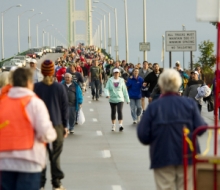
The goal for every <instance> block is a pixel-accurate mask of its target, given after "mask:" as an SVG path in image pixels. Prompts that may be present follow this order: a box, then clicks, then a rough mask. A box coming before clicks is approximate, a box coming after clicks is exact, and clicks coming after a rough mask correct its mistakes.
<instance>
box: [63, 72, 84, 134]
mask: <svg viewBox="0 0 220 190" xmlns="http://www.w3.org/2000/svg"><path fill="white" fill-rule="evenodd" d="M64 77H65V83H63V85H64V87H65V89H66V91H67V95H68V102H69V119H68V124H67V126H68V129H69V132H70V133H71V134H73V133H74V124H75V122H76V121H75V120H76V114H77V112H78V111H79V109H80V107H81V105H82V103H83V94H82V90H81V88H80V86H79V85H78V84H77V83H76V82H74V81H73V80H72V75H71V74H70V73H66V74H65V76H64Z"/></svg>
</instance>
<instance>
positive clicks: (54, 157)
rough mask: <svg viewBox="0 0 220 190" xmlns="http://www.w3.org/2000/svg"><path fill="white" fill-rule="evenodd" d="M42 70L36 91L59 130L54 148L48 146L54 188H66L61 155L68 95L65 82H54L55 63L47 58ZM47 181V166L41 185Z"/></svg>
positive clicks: (57, 189)
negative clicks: (63, 183) (41, 76)
mask: <svg viewBox="0 0 220 190" xmlns="http://www.w3.org/2000/svg"><path fill="white" fill-rule="evenodd" d="M41 72H42V74H43V76H44V79H43V81H42V82H39V83H36V84H35V86H34V92H35V93H36V94H37V96H38V97H39V98H41V99H42V100H43V101H44V103H45V104H46V106H47V109H48V111H49V114H50V119H51V121H52V123H53V126H54V129H55V130H56V132H57V139H56V140H55V141H54V142H53V144H52V147H53V150H51V149H50V148H49V146H48V147H47V150H48V153H49V159H50V165H51V175H52V185H53V190H65V188H64V187H63V186H62V184H61V179H63V178H64V173H63V171H62V170H61V167H60V155H61V153H62V150H63V141H64V137H67V135H68V129H67V120H68V96H67V93H66V90H65V88H64V85H63V84H60V83H57V82H54V78H53V76H54V63H53V62H52V61H50V60H45V61H44V62H43V63H42V64H41ZM45 183H46V168H45V169H44V170H43V172H42V175H41V187H42V189H43V188H44V186H45Z"/></svg>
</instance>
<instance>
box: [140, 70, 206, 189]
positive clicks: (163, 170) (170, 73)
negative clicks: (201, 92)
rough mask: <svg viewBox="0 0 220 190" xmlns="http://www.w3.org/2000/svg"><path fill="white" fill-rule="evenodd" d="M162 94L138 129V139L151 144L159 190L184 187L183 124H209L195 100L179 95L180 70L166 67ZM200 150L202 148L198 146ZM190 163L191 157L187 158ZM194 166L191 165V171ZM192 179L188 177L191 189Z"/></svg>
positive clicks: (162, 76) (188, 125)
mask: <svg viewBox="0 0 220 190" xmlns="http://www.w3.org/2000/svg"><path fill="white" fill-rule="evenodd" d="M158 84H159V87H160V89H161V93H162V94H161V96H160V98H159V99H157V100H156V101H154V102H152V103H151V104H149V106H148V108H147V110H146V111H145V113H144V115H143V117H142V119H141V121H140V123H139V125H138V128H137V134H138V138H139V140H140V141H141V143H143V144H144V145H150V160H151V164H150V168H151V169H153V170H154V178H155V183H156V187H157V190H167V189H170V190H174V189H177V190H183V188H184V187H183V156H182V152H183V148H182V144H183V143H182V136H183V127H184V126H186V127H187V128H188V129H189V131H190V134H189V136H190V137H191V136H192V133H193V131H194V130H195V129H196V128H198V127H200V126H204V125H207V124H206V123H205V121H204V120H203V118H202V117H201V115H200V113H199V109H198V106H197V105H196V103H195V101H194V100H193V99H189V98H186V97H181V96H179V94H178V91H179V87H180V86H181V84H182V80H181V77H180V75H179V73H178V72H177V71H176V70H174V69H167V70H165V71H164V72H163V73H162V74H161V75H160V78H159V80H158ZM198 151H199V147H198ZM188 163H189V165H191V164H192V159H190V158H189V160H188ZM191 170H192V167H191V166H188V171H191ZM191 180H192V178H190V177H189V178H188V184H189V188H188V189H189V190H190V189H191V184H192V181H191Z"/></svg>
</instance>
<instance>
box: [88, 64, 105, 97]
mask: <svg viewBox="0 0 220 190" xmlns="http://www.w3.org/2000/svg"><path fill="white" fill-rule="evenodd" d="M98 64H99V62H98V60H93V66H92V67H91V68H90V72H89V81H90V82H91V90H92V99H93V100H94V98H95V97H96V101H98V100H99V90H100V85H101V81H102V73H101V69H100V67H99V66H98Z"/></svg>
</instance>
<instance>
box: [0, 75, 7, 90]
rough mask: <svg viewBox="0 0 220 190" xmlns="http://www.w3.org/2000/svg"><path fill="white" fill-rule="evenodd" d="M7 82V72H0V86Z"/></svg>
mask: <svg viewBox="0 0 220 190" xmlns="http://www.w3.org/2000/svg"><path fill="white" fill-rule="evenodd" d="M7 84H9V72H3V73H0V88H2V87H3V86H5V85H7Z"/></svg>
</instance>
